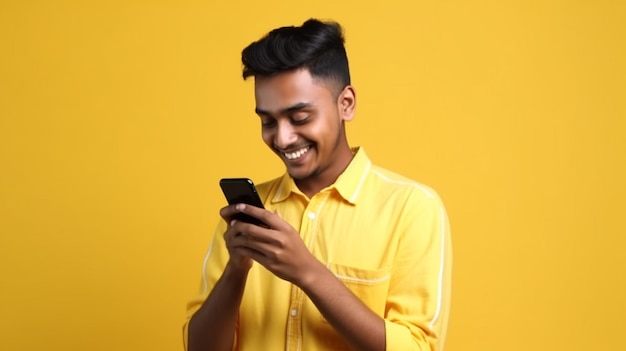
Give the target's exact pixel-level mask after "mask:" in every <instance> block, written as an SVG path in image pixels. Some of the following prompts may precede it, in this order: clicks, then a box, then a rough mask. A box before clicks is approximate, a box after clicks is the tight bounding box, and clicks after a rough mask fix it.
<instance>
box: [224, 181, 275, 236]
mask: <svg viewBox="0 0 626 351" xmlns="http://www.w3.org/2000/svg"><path fill="white" fill-rule="evenodd" d="M220 188H222V192H223V193H224V196H225V197H226V201H228V204H229V205H234V204H242V203H243V204H248V205H252V206H256V207H260V208H265V207H264V206H263V201H261V198H260V197H259V194H258V193H257V191H256V187H255V186H254V183H253V182H252V180H250V179H248V178H223V179H220ZM234 218H235V219H236V220H239V221H243V222H248V223H252V224H256V225H263V226H265V223H263V222H261V221H260V220H258V219H256V218H254V217H252V216H249V215H247V214H245V213H238V214H237V215H235V217H234Z"/></svg>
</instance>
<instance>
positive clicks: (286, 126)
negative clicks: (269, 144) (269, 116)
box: [274, 120, 298, 150]
mask: <svg viewBox="0 0 626 351" xmlns="http://www.w3.org/2000/svg"><path fill="white" fill-rule="evenodd" d="M296 140H298V136H297V135H296V133H295V130H294V128H293V126H292V125H291V123H289V121H285V120H282V121H279V122H278V126H277V128H276V134H275V135H274V146H275V147H277V148H279V149H283V150H285V149H288V148H289V146H290V145H292V144H293V143H295V142H296Z"/></svg>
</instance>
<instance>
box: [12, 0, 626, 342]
mask: <svg viewBox="0 0 626 351" xmlns="http://www.w3.org/2000/svg"><path fill="white" fill-rule="evenodd" d="M308 17H320V18H333V19H335V20H338V21H340V22H341V23H342V24H343V25H344V26H345V29H346V37H347V49H348V54H349V57H350V61H351V65H352V74H353V83H354V85H355V87H356V90H357V96H358V108H357V118H356V120H355V121H354V122H352V123H351V124H350V125H349V134H350V140H351V144H352V145H362V146H364V147H365V148H366V150H367V152H368V153H369V155H370V156H371V158H372V159H373V160H374V161H375V162H376V163H378V164H380V165H382V166H385V167H387V168H390V169H393V170H395V171H398V172H400V173H403V174H405V175H407V176H409V177H411V178H414V179H416V180H419V181H421V182H423V183H426V184H429V185H431V186H433V187H434V188H436V189H437V190H438V191H439V193H440V194H441V196H442V197H443V199H444V201H445V203H446V205H447V208H448V211H449V214H450V218H451V223H452V234H453V240H454V251H455V257H454V261H455V266H454V279H453V305H452V313H451V322H450V328H449V338H448V342H447V350H448V351H461V350H481V351H486V350H493V351H501V350H507V351H515V350H520V351H521V350H622V349H625V348H626V342H624V341H623V335H622V334H623V332H624V328H625V327H626V321H625V319H626V302H625V300H626V284H625V269H624V267H625V266H626V260H625V259H624V256H625V255H624V249H625V248H626V247H625V246H626V245H625V244H626V240H625V236H626V230H625V229H626V224H625V220H624V217H625V215H626V214H625V211H624V210H625V205H624V198H625V196H626V187H625V179H626V172H625V164H626V158H625V154H626V142H625V141H624V140H625V139H626V123H625V119H626V103H625V100H626V99H625V97H626V64H625V62H626V40H625V39H626V35H625V33H626V25H625V23H626V21H625V20H624V19H625V18H626V8H625V5H624V2H623V1H555V0H550V1H522V0H519V1H392V0H388V1H361V2H356V1H355V2H353V3H349V2H335V1H310V2H303V3H302V4H299V3H297V2H293V1H253V0H245V1H244V0H240V1H228V2H211V1H203V2H200V1H91V2H85V1H3V2H2V4H1V5H0V45H1V46H0V50H1V55H0V117H1V119H0V267H1V270H2V271H1V274H0V284H1V285H0V294H1V295H0V350H180V349H181V347H182V346H181V345H182V343H181V325H182V322H183V318H184V309H185V303H186V301H187V300H188V299H189V298H190V297H192V296H193V295H194V294H195V293H196V291H197V288H198V284H199V278H200V270H201V263H202V259H203V256H204V253H205V250H206V248H207V244H208V243H209V240H210V235H211V233H212V230H213V227H214V225H215V223H216V221H217V210H218V208H219V207H221V206H222V205H223V203H224V201H223V199H222V195H221V193H220V191H219V188H218V185H217V184H218V180H219V178H221V177H225V176H247V177H251V178H252V179H254V180H256V181H257V182H260V181H262V180H267V179H269V178H271V177H274V176H276V175H278V174H280V173H282V171H283V167H282V165H281V164H280V163H279V161H277V160H275V157H274V156H273V154H272V153H271V152H270V151H269V150H267V149H266V148H265V146H264V145H263V144H262V142H261V139H260V133H259V122H258V120H257V119H256V117H255V116H254V114H253V107H254V101H253V92H252V84H253V83H252V82H243V81H242V80H241V79H240V69H241V67H240V63H239V55H240V50H241V49H242V48H243V47H244V46H245V45H247V44H248V43H249V42H251V41H252V40H256V39H258V38H259V37H260V36H261V35H262V34H264V33H265V32H267V31H268V30H270V29H272V28H274V27H276V26H279V25H289V24H300V23H301V22H302V21H304V20H305V19H306V18H308Z"/></svg>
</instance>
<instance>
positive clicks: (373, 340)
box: [184, 20, 451, 351]
mask: <svg viewBox="0 0 626 351" xmlns="http://www.w3.org/2000/svg"><path fill="white" fill-rule="evenodd" d="M242 61H243V65H244V72H243V76H244V78H248V77H250V76H253V77H254V79H255V85H254V88H255V89H254V91H255V99H256V113H257V115H258V116H259V118H260V120H261V130H262V136H263V140H264V142H265V143H266V144H267V145H268V147H269V148H270V149H271V150H272V151H273V152H274V153H276V154H277V155H278V157H280V158H281V160H282V161H283V162H284V164H285V166H286V168H287V172H286V173H285V174H284V175H283V176H282V177H279V178H276V179H274V180H272V181H269V182H266V183H263V184H260V185H259V186H258V191H259V194H260V195H261V198H262V200H263V202H264V205H265V209H261V208H256V207H253V206H248V205H242V204H239V205H233V206H227V207H224V208H223V209H222V210H221V211H220V216H221V217H222V218H223V221H221V222H220V224H219V225H218V228H217V230H216V232H215V236H214V239H213V242H212V243H211V246H210V248H209V252H208V253H207V257H206V258H205V262H204V271H203V288H202V291H201V293H200V295H199V296H198V297H197V298H195V299H193V300H192V301H190V303H189V305H188V315H189V317H188V319H187V322H186V323H185V326H184V334H185V335H184V338H185V342H186V347H187V349H188V350H190V351H195V350H307V351H308V350H402V351H406V350H441V349H442V347H443V341H444V339H445V331H446V324H447V316H448V305H449V296H450V269H451V255H450V253H451V248H450V242H449V229H448V220H447V215H446V212H445V210H444V207H443V205H442V203H441V201H440V199H439V197H438V196H437V194H436V193H435V192H434V191H433V190H432V189H430V188H428V187H426V186H424V185H421V184H419V183H417V182H414V181H412V180H409V179H407V178H404V177H402V176H400V175H397V174H395V173H393V172H390V171H387V170H385V169H382V168H380V167H377V166H375V165H373V164H372V163H371V161H370V160H369V158H368V157H367V155H366V154H365V151H364V150H363V148H351V147H350V146H349V144H348V140H347V136H346V131H345V122H347V121H350V120H352V119H353V118H354V113H355V106H356V96H355V91H354V88H353V87H352V86H351V85H350V74H349V69H348V60H347V57H346V53H345V49H344V45H343V35H342V32H341V27H340V26H339V25H338V24H336V23H332V22H329V23H324V22H320V21H317V20H309V21H306V22H305V23H304V24H303V25H302V26H300V27H282V28H278V29H276V30H274V31H272V32H270V33H269V34H268V35H267V36H265V37H264V38H262V39H261V40H259V41H257V42H254V43H252V44H250V45H249V46H248V47H247V48H246V49H244V51H243V53H242ZM238 212H243V213H246V214H248V215H251V216H253V217H256V218H258V219H260V220H261V221H263V222H264V223H265V224H266V226H256V225H253V224H249V223H244V222H240V221H236V220H233V216H234V215H235V214H236V213H238Z"/></svg>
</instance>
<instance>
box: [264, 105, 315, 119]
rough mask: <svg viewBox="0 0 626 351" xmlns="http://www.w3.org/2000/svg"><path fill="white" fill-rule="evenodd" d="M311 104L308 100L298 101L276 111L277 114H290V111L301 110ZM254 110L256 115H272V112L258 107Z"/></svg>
mask: <svg viewBox="0 0 626 351" xmlns="http://www.w3.org/2000/svg"><path fill="white" fill-rule="evenodd" d="M311 106H313V104H311V103H309V102H299V103H297V104H295V105H292V106H289V107H286V108H284V109H282V110H279V111H278V115H286V114H290V113H293V112H296V111H300V110H303V109H305V108H309V107H311ZM254 112H255V113H256V114H257V115H265V116H271V115H272V113H270V111H266V110H262V109H260V108H258V107H257V108H255V109H254Z"/></svg>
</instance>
